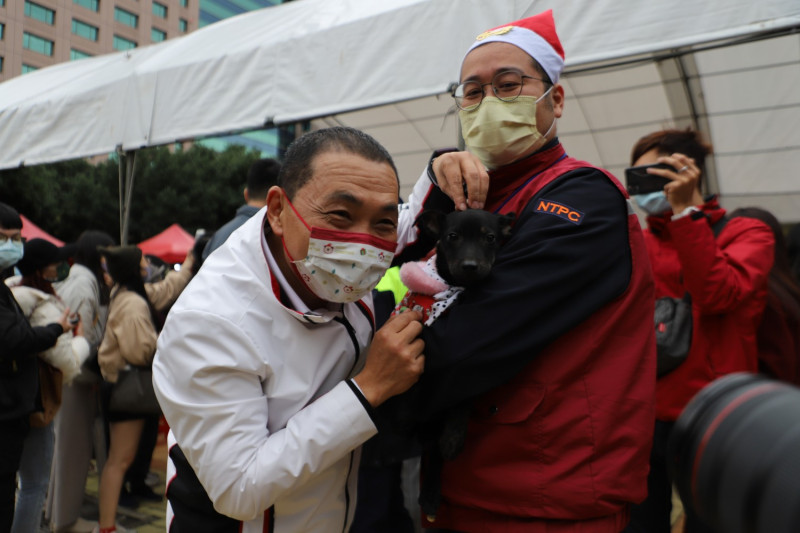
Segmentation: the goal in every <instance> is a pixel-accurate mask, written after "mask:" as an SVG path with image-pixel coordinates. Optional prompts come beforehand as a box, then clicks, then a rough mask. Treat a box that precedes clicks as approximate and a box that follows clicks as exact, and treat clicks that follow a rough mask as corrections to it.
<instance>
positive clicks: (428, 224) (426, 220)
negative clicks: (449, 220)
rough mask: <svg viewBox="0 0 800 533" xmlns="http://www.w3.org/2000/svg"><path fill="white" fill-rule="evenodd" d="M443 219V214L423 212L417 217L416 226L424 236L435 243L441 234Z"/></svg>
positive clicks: (439, 212)
mask: <svg viewBox="0 0 800 533" xmlns="http://www.w3.org/2000/svg"><path fill="white" fill-rule="evenodd" d="M444 218H445V214H444V213H442V212H441V211H437V210H435V209H432V210H430V211H424V212H423V213H422V214H421V215H420V216H418V217H417V221H416V225H417V227H419V229H420V231H421V232H422V234H423V235H424V236H426V237H428V238H429V239H431V240H433V241H434V242H436V241H438V240H439V236H440V235H441V234H442V228H443V227H444Z"/></svg>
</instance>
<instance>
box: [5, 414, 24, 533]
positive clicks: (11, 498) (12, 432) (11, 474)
mask: <svg viewBox="0 0 800 533" xmlns="http://www.w3.org/2000/svg"><path fill="white" fill-rule="evenodd" d="M27 434H28V416H27V415H26V416H25V417H23V418H15V419H12V420H0V435H1V436H0V533H7V532H8V531H11V524H12V523H13V522H14V502H15V496H16V492H17V470H19V462H20V460H21V459H22V445H23V443H24V442H25V436H26V435H27Z"/></svg>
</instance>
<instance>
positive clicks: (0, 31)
mask: <svg viewBox="0 0 800 533" xmlns="http://www.w3.org/2000/svg"><path fill="white" fill-rule="evenodd" d="M5 34H6V25H5V24H3V23H2V22H0V41H2V40H3V36H4V35H5Z"/></svg>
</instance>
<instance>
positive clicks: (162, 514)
mask: <svg viewBox="0 0 800 533" xmlns="http://www.w3.org/2000/svg"><path fill="white" fill-rule="evenodd" d="M166 458H167V444H166V439H165V438H164V437H163V435H159V441H158V444H157V445H156V449H155V451H154V452H153V462H152V463H151V467H150V469H151V472H154V473H156V474H158V477H159V480H160V481H159V484H158V485H156V486H155V487H154V488H153V490H154V491H155V492H156V493H158V494H161V495H162V496H163V494H164V486H165V477H166V465H167V463H166ZM98 481H99V480H98V475H97V471H96V470H95V469H94V468H93V469H92V471H91V472H90V473H89V477H88V479H87V480H86V493H85V495H84V499H83V507H82V509H81V517H82V518H84V519H86V520H94V521H97V494H98V493H97V489H98ZM166 505H167V503H166V500H165V499H162V500H161V501H160V502H142V503H140V504H139V505H138V506H137V507H136V508H135V509H132V508H127V507H120V508H119V510H118V512H117V522H118V523H119V524H120V525H122V526H123V527H125V528H128V529H129V530H134V531H136V532H137V533H165V532H166ZM40 533H50V529H49V528H48V525H47V524H46V523H42V527H41V529H40Z"/></svg>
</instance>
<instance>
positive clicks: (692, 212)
mask: <svg viewBox="0 0 800 533" xmlns="http://www.w3.org/2000/svg"><path fill="white" fill-rule="evenodd" d="M709 153H711V146H710V145H708V144H706V143H705V142H704V141H703V140H702V139H701V137H700V136H699V134H698V133H697V132H695V131H692V130H689V129H687V130H664V131H657V132H654V133H652V134H650V135H647V136H645V137H643V138H641V139H640V140H639V141H638V142H637V143H636V144H635V145H634V147H633V150H632V153H631V166H640V165H647V164H654V163H665V164H667V165H668V166H669V167H670V168H669V169H660V170H653V169H651V173H652V174H654V175H657V176H661V177H664V178H667V179H668V180H669V183H668V184H667V185H666V186H665V187H664V190H663V191H660V192H654V193H652V194H643V195H636V196H634V197H633V199H634V201H635V202H636V203H637V204H638V205H639V207H640V208H641V209H643V210H644V211H645V212H646V213H647V215H648V216H647V230H646V231H645V243H646V245H647V249H648V253H649V257H650V262H651V264H652V267H653V273H654V276H655V282H656V285H655V296H656V298H662V297H672V298H685V297H686V296H687V295H688V297H690V298H691V311H692V340H691V346H690V348H689V353H688V356H687V357H686V359H685V360H684V361H683V362H682V363H681V364H680V366H678V367H677V368H676V369H674V370H672V371H671V372H670V373H667V374H664V375H662V376H660V377H659V378H658V380H657V383H656V421H655V429H654V431H655V435H654V440H653V448H652V452H651V456H650V473H649V476H648V480H647V484H648V496H647V499H646V500H645V501H644V502H643V503H641V504H639V505H636V506H634V507H633V508H632V510H631V522H630V525H629V526H628V528H627V529H626V530H625V531H626V532H629V533H634V532H635V533H662V532H663V533H669V532H670V530H671V523H670V520H671V512H672V483H671V480H670V478H669V475H668V471H667V457H666V454H667V450H666V448H667V442H668V441H669V437H670V433H671V431H672V429H673V426H674V423H675V420H676V419H677V418H678V416H679V415H680V414H681V412H682V411H683V409H684V407H686V404H687V403H688V402H689V400H690V399H691V398H692V397H693V396H694V395H695V394H696V393H697V392H698V391H699V390H700V389H702V388H703V387H704V386H705V385H707V384H709V383H711V382H712V381H714V380H715V379H716V378H718V377H720V376H723V375H726V374H730V373H732V372H739V371H745V372H756V371H757V369H758V346H757V342H756V337H757V330H758V328H759V324H760V323H761V315H762V313H763V311H764V306H765V304H766V300H767V277H768V276H769V273H770V269H771V268H772V262H773V256H774V252H773V249H774V248H773V244H774V238H773V235H772V231H771V230H770V228H769V227H768V226H767V225H766V224H764V223H763V222H761V221H759V220H753V219H751V218H744V217H738V218H735V219H728V218H727V217H726V214H725V210H724V209H723V208H722V207H721V206H720V205H719V203H718V201H717V198H716V197H715V196H709V197H706V198H704V197H703V195H702V193H701V185H702V177H703V172H704V170H705V159H706V156H707V155H708V154H709ZM686 531H688V532H692V533H694V532H698V531H710V530H709V529H708V528H707V527H706V526H705V525H704V524H702V523H700V521H699V519H698V517H696V516H694V515H693V513H691V512H688V511H687V513H686Z"/></svg>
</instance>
